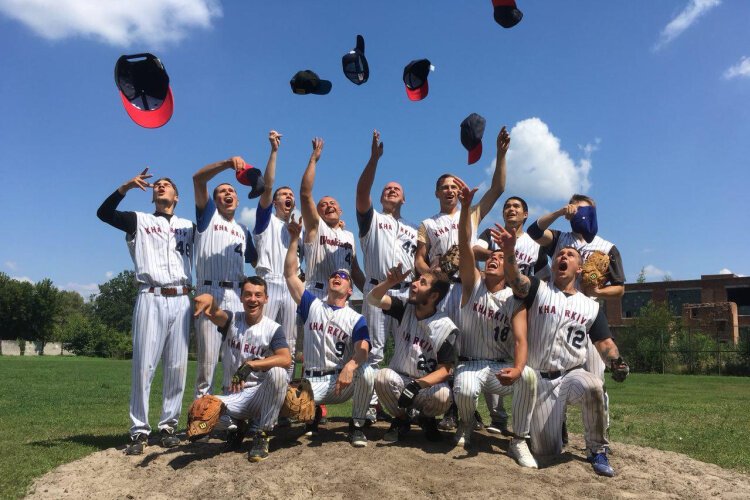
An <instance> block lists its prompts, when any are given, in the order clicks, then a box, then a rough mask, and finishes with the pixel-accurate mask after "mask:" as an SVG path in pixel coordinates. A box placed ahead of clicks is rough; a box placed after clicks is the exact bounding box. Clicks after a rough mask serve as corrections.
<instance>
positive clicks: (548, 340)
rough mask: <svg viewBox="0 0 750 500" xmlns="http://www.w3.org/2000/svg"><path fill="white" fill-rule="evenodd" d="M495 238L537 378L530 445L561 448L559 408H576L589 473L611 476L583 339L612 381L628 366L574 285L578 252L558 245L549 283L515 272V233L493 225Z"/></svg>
mask: <svg viewBox="0 0 750 500" xmlns="http://www.w3.org/2000/svg"><path fill="white" fill-rule="evenodd" d="M497 237H498V240H500V241H502V247H503V252H504V253H505V255H507V256H508V257H507V258H506V259H505V263H504V267H505V276H506V278H507V281H508V283H509V284H510V286H511V288H512V289H513V293H514V294H515V295H516V297H517V298H519V299H521V300H523V301H524V303H525V305H526V307H527V308H528V309H529V335H528V338H529V357H528V364H529V366H531V367H532V368H534V369H535V370H537V371H538V372H537V379H538V380H539V385H538V388H537V401H536V407H535V409H534V415H533V417H532V421H531V447H532V450H533V451H534V453H538V454H543V455H549V454H559V453H560V452H561V451H562V445H563V443H562V422H563V418H564V416H565V408H566V407H567V405H569V404H572V405H576V406H580V407H581V414H582V416H583V428H584V439H585V440H586V448H587V450H588V454H589V456H588V459H589V461H590V462H591V464H592V466H593V468H594V472H596V473H597V474H600V475H603V476H610V477H611V476H614V470H613V469H612V467H611V466H610V465H609V460H608V459H607V451H608V449H609V441H608V440H607V437H606V415H605V410H604V386H603V383H602V380H601V378H599V377H597V376H596V375H594V374H592V373H590V372H588V371H586V370H584V369H583V363H584V362H585V360H586V350H587V349H586V337H589V338H590V339H591V341H592V342H593V344H594V346H595V348H596V350H597V351H598V352H599V354H600V355H601V357H602V359H603V360H605V361H606V363H607V364H608V365H609V366H610V367H611V369H612V372H613V378H614V379H615V380H617V381H620V382H622V381H623V380H625V377H626V376H627V374H628V365H627V364H626V363H625V362H624V361H623V359H622V358H621V357H620V354H619V352H618V350H617V345H615V342H614V341H613V340H612V334H611V333H610V331H609V325H608V324H607V317H606V316H605V315H604V311H603V310H602V309H601V308H600V307H599V303H598V302H596V301H595V300H593V299H591V298H589V297H586V296H585V295H584V294H582V293H579V292H578V290H577V289H576V280H577V279H578V277H579V276H580V274H581V266H582V263H583V259H582V257H581V254H580V253H579V252H578V250H576V249H575V248H573V247H564V248H561V249H560V250H559V251H558V252H557V254H555V257H554V259H553V261H552V282H551V283H549V284H547V283H546V282H544V281H540V280H539V279H538V278H536V277H533V276H532V277H531V278H529V277H527V276H524V275H523V274H521V272H520V270H519V269H518V263H517V261H516V258H515V242H516V236H515V234H513V233H509V232H508V231H506V230H504V229H502V228H499V230H498V233H497Z"/></svg>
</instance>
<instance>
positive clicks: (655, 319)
mask: <svg viewBox="0 0 750 500" xmlns="http://www.w3.org/2000/svg"><path fill="white" fill-rule="evenodd" d="M679 326H680V325H679V324H678V323H677V322H676V321H675V318H674V317H673V316H672V312H671V311H670V309H669V307H668V306H667V305H666V304H663V303H654V302H653V301H652V302H649V303H648V304H646V305H645V306H644V307H643V308H641V311H640V313H639V315H638V317H636V318H634V319H633V323H632V324H631V325H630V326H629V327H628V328H627V329H626V331H625V335H623V336H622V337H619V338H618V339H617V346H618V347H619V349H620V353H622V356H623V357H624V358H625V359H627V360H628V362H629V363H630V366H631V367H632V368H633V369H634V370H637V371H647V372H661V371H662V370H663V369H664V368H665V367H666V366H668V365H671V364H672V363H673V362H674V359H672V358H673V357H674V354H673V353H670V352H668V349H669V346H670V345H671V343H672V339H673V337H674V336H675V334H676V333H677V332H678V331H679Z"/></svg>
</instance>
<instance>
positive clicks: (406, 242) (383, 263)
mask: <svg viewBox="0 0 750 500" xmlns="http://www.w3.org/2000/svg"><path fill="white" fill-rule="evenodd" d="M359 241H360V245H361V246H362V253H363V254H364V259H365V263H364V266H365V269H364V272H365V278H366V279H367V280H368V281H369V280H370V279H376V280H378V281H383V280H384V279H385V277H386V273H387V272H388V270H389V269H391V268H392V267H395V266H397V265H398V264H401V269H402V270H403V271H412V270H413V269H414V254H415V253H416V251H417V229H416V227H414V225H413V224H411V223H410V222H407V221H406V220H404V219H403V218H401V219H398V220H397V219H395V218H394V217H393V216H392V215H388V214H383V213H380V212H378V211H377V210H375V209H373V214H372V221H371V223H370V227H369V229H368V230H367V232H366V233H365V235H364V236H362V237H360V239H359ZM412 278H413V276H409V277H407V281H411V280H412Z"/></svg>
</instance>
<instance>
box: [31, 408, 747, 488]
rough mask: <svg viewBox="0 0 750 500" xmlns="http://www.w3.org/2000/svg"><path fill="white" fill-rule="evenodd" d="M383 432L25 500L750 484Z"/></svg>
mask: <svg viewBox="0 0 750 500" xmlns="http://www.w3.org/2000/svg"><path fill="white" fill-rule="evenodd" d="M386 428H387V424H385V423H379V424H378V425H376V426H375V427H372V428H370V429H368V430H367V437H368V439H369V440H370V442H369V443H368V445H367V448H364V449H354V448H352V447H351V446H350V445H349V443H348V442H347V441H346V429H347V428H346V423H345V422H343V421H333V422H329V424H328V426H327V427H326V428H325V429H323V428H321V433H320V436H319V437H318V438H316V439H315V440H311V439H309V438H306V437H304V436H302V427H301V426H294V427H292V428H290V429H283V430H280V431H278V432H277V433H276V435H275V436H274V438H273V439H271V444H270V449H271V455H270V456H269V458H268V459H267V460H265V461H263V462H260V463H255V464H253V463H250V462H248V461H247V451H248V449H249V446H250V442H249V440H246V441H245V444H244V447H243V451H242V452H224V444H223V442H222V441H220V440H218V439H212V440H210V441H208V442H206V443H193V444H191V443H185V444H184V445H182V446H179V447H177V448H173V449H170V450H165V449H162V448H160V447H159V446H158V445H154V446H149V447H148V448H146V451H145V453H144V455H141V456H138V457H129V456H126V455H125V454H124V453H123V449H122V448H119V449H109V450H105V451H101V452H98V453H94V454H92V455H90V456H88V457H86V458H83V459H81V460H78V461H76V462H73V463H69V464H66V465H62V466H60V467H58V468H57V469H55V470H53V471H51V472H49V473H48V474H46V475H45V476H43V477H41V478H39V479H38V480H37V481H36V482H35V483H34V484H33V485H32V487H31V489H30V490H29V491H30V493H29V497H30V498H84V497H86V498H127V499H141V498H149V499H151V498H156V499H161V498H163V499H172V498H188V497H192V498H232V497H234V498H237V497H241V498H284V499H290V498H310V497H312V496H318V497H325V498H341V499H344V498H347V499H360V498H361V499H364V498H395V497H400V498H421V497H432V498H451V499H454V498H483V499H486V498H492V497H498V496H501V495H502V496H503V497H505V498H512V497H520V498H530V497H536V498H571V497H575V498H577V499H580V498H613V497H616V498H633V497H650V498H737V499H740V498H750V476H747V475H744V474H741V473H739V472H733V471H729V470H726V469H722V468H720V467H718V466H716V465H711V464H706V463H703V462H698V461H697V460H693V459H691V458H688V457H687V456H685V455H681V454H677V453H671V452H664V451H659V450H654V449H650V448H642V447H639V446H632V445H625V444H619V443H615V444H614V445H613V454H612V455H611V457H610V462H611V463H612V466H613V467H614V468H615V471H616V473H617V475H616V476H615V477H614V478H602V477H598V476H596V475H595V474H594V472H593V470H592V469H591V466H590V465H589V464H588V463H587V462H586V456H585V452H583V451H580V449H581V447H582V446H583V440H582V438H581V437H580V436H571V443H570V445H569V446H568V447H567V448H566V452H565V453H563V454H562V455H561V456H558V457H555V458H553V459H552V458H550V459H540V460H539V464H540V467H541V469H540V470H530V469H523V468H521V467H519V466H518V465H516V463H515V462H514V461H513V460H512V459H510V458H508V456H507V454H506V451H507V449H508V439H507V438H503V437H497V436H494V435H490V434H486V433H485V432H481V433H475V434H474V443H473V444H474V446H473V448H471V449H470V450H469V451H467V450H464V449H463V448H454V447H453V446H452V441H451V439H450V437H451V436H450V435H449V434H448V433H444V437H445V440H444V442H443V443H437V444H433V443H428V442H427V441H426V440H425V439H424V437H423V436H422V434H421V432H420V431H419V430H418V429H414V430H413V431H412V433H411V434H410V435H409V436H408V437H407V439H406V440H405V441H404V442H400V443H396V444H385V443H384V442H383V441H382V437H383V434H384V433H385V431H386Z"/></svg>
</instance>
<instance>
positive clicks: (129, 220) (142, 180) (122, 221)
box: [96, 167, 153, 234]
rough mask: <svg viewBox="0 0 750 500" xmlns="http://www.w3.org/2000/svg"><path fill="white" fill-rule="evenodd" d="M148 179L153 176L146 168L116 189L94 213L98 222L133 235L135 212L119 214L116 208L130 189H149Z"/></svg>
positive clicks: (135, 219) (135, 222)
mask: <svg viewBox="0 0 750 500" xmlns="http://www.w3.org/2000/svg"><path fill="white" fill-rule="evenodd" d="M150 177H153V176H152V175H151V174H149V173H148V167H146V168H145V169H144V170H143V172H141V173H140V174H138V175H136V176H135V177H133V178H132V179H130V180H129V181H127V182H125V183H124V184H122V185H121V186H120V187H118V188H117V189H116V190H115V191H114V192H113V193H112V194H111V195H109V196H108V197H107V199H106V200H104V202H103V203H102V204H101V206H100V207H99V209H98V210H97V211H96V216H97V217H98V218H99V220H101V221H102V222H106V223H107V224H109V225H110V226H113V227H116V228H117V229H120V230H121V231H125V232H126V233H128V234H133V233H135V230H136V225H137V217H136V215H135V212H121V211H119V210H117V206H118V205H119V204H120V202H121V201H122V200H123V199H124V198H125V194H126V193H127V192H128V191H130V190H131V189H135V188H138V189H140V190H141V191H145V190H146V188H151V187H152V186H151V183H149V182H148V179H149V178H150Z"/></svg>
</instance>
